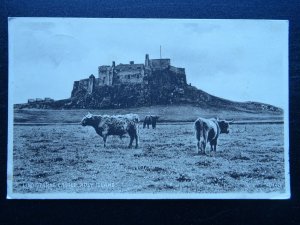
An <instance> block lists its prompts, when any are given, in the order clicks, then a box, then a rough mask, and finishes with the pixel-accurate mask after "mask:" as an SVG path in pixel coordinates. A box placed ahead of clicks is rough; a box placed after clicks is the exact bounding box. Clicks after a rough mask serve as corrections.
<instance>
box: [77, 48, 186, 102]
mask: <svg viewBox="0 0 300 225" xmlns="http://www.w3.org/2000/svg"><path fill="white" fill-rule="evenodd" d="M166 70H167V71H170V72H171V73H172V74H175V75H174V76H176V75H180V77H182V78H181V79H182V82H183V83H185V84H186V75H185V69H184V68H178V67H174V66H171V60H170V59H150V58H149V55H148V54H146V55H145V62H144V63H138V64H136V63H134V61H130V62H129V64H118V65H116V63H115V61H113V62H112V64H111V65H110V66H109V65H102V66H99V67H98V77H95V76H94V75H93V74H92V75H90V76H89V78H87V79H83V80H79V81H75V82H74V86H73V92H72V96H73V93H76V92H77V91H78V90H86V91H87V93H89V94H91V93H93V91H94V89H95V87H101V86H105V85H108V86H113V85H118V84H147V78H149V77H151V75H152V74H153V73H157V72H159V71H166Z"/></svg>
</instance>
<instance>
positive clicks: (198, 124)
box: [194, 118, 229, 153]
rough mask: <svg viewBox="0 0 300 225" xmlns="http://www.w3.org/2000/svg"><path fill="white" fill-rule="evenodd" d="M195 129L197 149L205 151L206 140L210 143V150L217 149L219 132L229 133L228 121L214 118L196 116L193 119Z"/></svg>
mask: <svg viewBox="0 0 300 225" xmlns="http://www.w3.org/2000/svg"><path fill="white" fill-rule="evenodd" d="M194 127H195V131H196V138H197V151H198V153H199V150H200V151H201V152H204V153H205V148H206V144H207V142H209V143H210V147H211V151H215V152H216V150H217V141H218V137H219V135H220V134H222V133H225V134H228V133H229V130H228V129H229V122H228V121H226V120H218V119H215V118H212V119H204V118H198V119H197V120H196V121H195V126H194Z"/></svg>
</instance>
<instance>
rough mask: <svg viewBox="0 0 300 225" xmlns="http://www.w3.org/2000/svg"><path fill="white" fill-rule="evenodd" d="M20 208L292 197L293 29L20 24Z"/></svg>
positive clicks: (15, 195)
mask: <svg viewBox="0 0 300 225" xmlns="http://www.w3.org/2000/svg"><path fill="white" fill-rule="evenodd" d="M8 28H9V109H8V114H9V124H8V168H7V175H8V177H7V198H9V199H288V198H290V175H289V127H288V115H289V112H288V21H285V20H225V19H224V20H204V19H129V18H128V19H117V18H106V19H104V18H101V19H100V18H46V17H45V18H39V17H37V18H22V17H12V18H9V19H8Z"/></svg>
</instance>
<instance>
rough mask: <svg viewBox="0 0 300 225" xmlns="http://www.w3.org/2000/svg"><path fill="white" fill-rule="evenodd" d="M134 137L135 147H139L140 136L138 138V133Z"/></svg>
mask: <svg viewBox="0 0 300 225" xmlns="http://www.w3.org/2000/svg"><path fill="white" fill-rule="evenodd" d="M134 138H135V148H138V146H139V138H138V135H137V133H136V134H135V136H134Z"/></svg>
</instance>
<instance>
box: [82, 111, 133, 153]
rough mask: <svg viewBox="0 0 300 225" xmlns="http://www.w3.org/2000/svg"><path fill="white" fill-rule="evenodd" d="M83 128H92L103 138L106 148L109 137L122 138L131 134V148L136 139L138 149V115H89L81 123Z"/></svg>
mask: <svg viewBox="0 0 300 225" xmlns="http://www.w3.org/2000/svg"><path fill="white" fill-rule="evenodd" d="M80 124H81V125H82V126H92V127H93V128H94V129H95V131H96V133H97V134H98V135H100V136H101V137H102V138H103V142H104V147H106V139H107V137H108V136H111V135H117V136H119V137H120V138H122V137H123V136H124V135H125V134H126V133H127V134H129V137H130V142H129V146H128V147H129V148H131V147H132V142H133V140H134V139H135V148H137V147H138V124H139V117H138V115H136V114H126V115H115V116H108V115H93V114H91V113H88V114H87V115H86V116H84V117H83V119H82V120H81V123H80Z"/></svg>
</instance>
